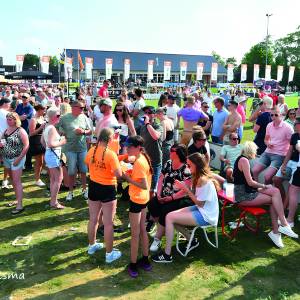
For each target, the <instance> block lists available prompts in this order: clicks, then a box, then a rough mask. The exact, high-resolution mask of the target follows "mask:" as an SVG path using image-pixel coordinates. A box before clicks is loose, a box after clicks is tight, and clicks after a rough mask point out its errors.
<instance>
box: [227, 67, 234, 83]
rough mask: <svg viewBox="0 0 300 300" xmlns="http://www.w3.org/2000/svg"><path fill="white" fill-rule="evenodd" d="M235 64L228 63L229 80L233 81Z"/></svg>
mask: <svg viewBox="0 0 300 300" xmlns="http://www.w3.org/2000/svg"><path fill="white" fill-rule="evenodd" d="M233 68H234V66H233V64H228V65H227V81H233Z"/></svg>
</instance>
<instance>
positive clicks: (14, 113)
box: [6, 112, 21, 127]
mask: <svg viewBox="0 0 300 300" xmlns="http://www.w3.org/2000/svg"><path fill="white" fill-rule="evenodd" d="M6 118H12V119H14V120H15V123H16V127H21V120H20V117H19V115H18V114H17V113H16V112H10V113H8V114H7V115H6Z"/></svg>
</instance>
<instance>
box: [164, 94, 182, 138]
mask: <svg viewBox="0 0 300 300" xmlns="http://www.w3.org/2000/svg"><path fill="white" fill-rule="evenodd" d="M175 100H176V99H175V97H174V96H173V95H168V102H167V105H166V106H165V107H166V108H167V117H168V118H169V119H171V120H172V121H173V124H174V128H175V129H174V143H177V142H178V124H177V123H178V116H177V113H178V111H179V110H180V107H179V106H178V105H177V104H176V103H175Z"/></svg>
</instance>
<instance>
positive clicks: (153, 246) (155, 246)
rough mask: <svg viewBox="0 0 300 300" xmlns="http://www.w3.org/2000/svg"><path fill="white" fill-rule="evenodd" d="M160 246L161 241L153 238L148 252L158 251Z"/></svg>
mask: <svg viewBox="0 0 300 300" xmlns="http://www.w3.org/2000/svg"><path fill="white" fill-rule="evenodd" d="M160 245H161V240H159V239H158V238H154V240H153V242H152V244H151V246H150V251H151V252H156V251H158V249H159V248H160Z"/></svg>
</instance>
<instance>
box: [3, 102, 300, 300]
mask: <svg viewBox="0 0 300 300" xmlns="http://www.w3.org/2000/svg"><path fill="white" fill-rule="evenodd" d="M290 101H293V102H295V103H296V98H295V99H290V100H289V104H290ZM246 131H248V132H249V136H250V135H251V136H252V134H250V129H247V130H246ZM1 172H2V169H1ZM1 177H2V175H1ZM1 177H0V178H1ZM43 180H45V181H46V180H47V178H46V177H44V178H43ZM23 182H24V199H25V200H24V204H25V207H26V210H25V212H24V213H23V214H22V215H20V216H16V217H12V216H11V214H10V211H11V208H8V207H6V204H7V203H8V202H9V201H11V200H14V193H13V192H12V191H11V190H10V191H8V192H5V191H3V190H1V191H0V193H1V194H0V197H1V198H0V199H1V202H0V242H1V244H0V276H1V275H2V276H4V274H9V273H12V272H16V273H19V274H20V273H24V277H25V280H22V279H20V280H17V279H12V280H0V299H1V300H2V299H35V300H40V299H109V298H114V299H300V289H299V286H300V268H299V262H300V247H299V241H298V240H294V239H291V238H286V237H284V238H283V241H284V244H285V248H283V249H281V250H280V249H277V248H275V247H274V246H273V244H272V242H271V241H270V240H269V239H268V237H267V232H268V231H269V229H270V220H269V217H268V216H265V217H264V218H263V221H262V228H261V230H260V232H259V233H258V234H257V235H254V234H252V233H250V232H248V231H247V230H245V229H241V231H240V232H239V234H238V235H237V238H236V239H235V240H233V241H229V240H228V239H227V238H225V237H223V236H222V234H221V231H220V229H219V249H213V248H212V247H210V246H209V245H208V244H207V242H206V241H205V239H204V238H203V234H202V233H200V234H198V235H199V237H200V246H199V247H198V248H197V249H195V250H193V251H192V252H191V253H190V255H189V256H188V257H187V258H183V257H181V256H180V255H178V254H177V252H176V249H175V248H173V256H174V262H173V263H172V264H166V265H160V264H154V267H153V271H152V272H149V273H146V272H142V271H141V274H140V276H139V277H138V278H137V279H131V278H130V277H129V276H128V274H127V272H126V270H125V266H126V265H127V263H128V262H129V240H130V232H129V230H127V224H128V210H127V203H126V202H122V201H119V204H118V211H117V220H116V223H117V224H119V225H122V226H123V227H124V229H125V231H124V232H123V233H119V234H116V236H115V243H116V247H118V248H119V249H120V250H121V251H122V252H123V256H122V258H121V259H120V260H119V261H117V262H115V263H113V264H112V265H106V264H105V262H104V251H103V250H101V251H99V252H97V253H96V254H95V255H94V256H92V257H89V256H88V255H87V254H86V247H87V235H86V226H87V219H88V211H87V204H86V202H85V201H84V200H83V198H82V197H81V196H80V189H79V188H78V189H77V190H76V192H75V193H76V195H77V197H75V199H74V201H73V202H71V203H67V204H66V205H67V208H66V209H65V210H64V211H52V210H49V209H48V207H47V204H48V200H49V194H48V193H47V191H46V190H44V189H41V188H38V187H36V186H34V185H33V182H34V180H33V176H32V175H31V174H28V173H25V174H24V176H23ZM65 196H66V193H61V194H60V199H61V200H63V199H64V198H65ZM228 215H229V216H230V220H231V221H232V220H234V218H235V217H236V216H237V211H235V210H229V211H228ZM228 221H229V220H228ZM295 231H296V232H298V233H300V225H299V223H296V227H295ZM17 236H32V241H31V243H30V245H29V246H20V247H15V246H13V245H12V244H11V243H12V241H13V240H14V239H15V238H16V237H17ZM10 296H12V297H11V298H10Z"/></svg>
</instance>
